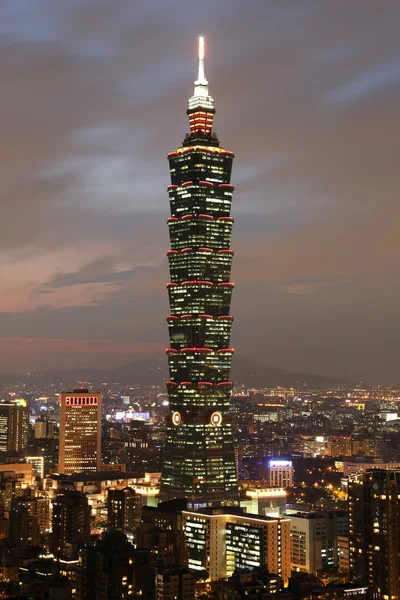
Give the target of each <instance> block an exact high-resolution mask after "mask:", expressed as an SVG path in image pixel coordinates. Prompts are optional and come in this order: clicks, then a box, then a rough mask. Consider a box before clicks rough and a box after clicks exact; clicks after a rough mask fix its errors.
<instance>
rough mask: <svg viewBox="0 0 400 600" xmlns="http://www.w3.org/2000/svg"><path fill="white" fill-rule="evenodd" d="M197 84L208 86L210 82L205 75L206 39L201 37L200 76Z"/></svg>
mask: <svg viewBox="0 0 400 600" xmlns="http://www.w3.org/2000/svg"><path fill="white" fill-rule="evenodd" d="M196 84H198V85H207V84H208V81H207V79H206V78H205V75H204V37H203V36H202V35H201V36H200V37H199V75H198V77H197V81H196Z"/></svg>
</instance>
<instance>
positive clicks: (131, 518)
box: [107, 487, 142, 542]
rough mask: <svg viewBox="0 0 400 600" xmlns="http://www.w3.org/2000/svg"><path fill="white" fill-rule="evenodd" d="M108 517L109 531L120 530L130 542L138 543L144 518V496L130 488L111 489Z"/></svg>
mask: <svg viewBox="0 0 400 600" xmlns="http://www.w3.org/2000/svg"><path fill="white" fill-rule="evenodd" d="M107 517H108V518H107V521H108V528H109V529H118V530H119V531H122V532H123V533H125V535H126V536H127V538H128V539H129V541H135V542H136V539H137V533H138V530H139V527H140V523H141V517H142V496H141V495H140V494H136V492H135V490H133V489H132V488H130V487H125V488H123V489H122V490H118V489H115V488H109V490H108V499H107Z"/></svg>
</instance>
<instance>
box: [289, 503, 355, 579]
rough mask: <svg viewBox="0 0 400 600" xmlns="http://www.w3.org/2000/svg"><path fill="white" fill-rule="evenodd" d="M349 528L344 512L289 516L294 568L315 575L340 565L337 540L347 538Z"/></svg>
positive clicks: (321, 512)
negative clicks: (322, 570) (323, 569)
mask: <svg viewBox="0 0 400 600" xmlns="http://www.w3.org/2000/svg"><path fill="white" fill-rule="evenodd" d="M348 527H349V526H348V515H347V512H346V511H343V510H337V511H320V512H310V513H297V514H295V515H290V535H291V565H292V569H293V570H295V571H300V572H303V573H310V574H313V573H317V572H318V571H319V570H320V569H322V568H329V567H337V566H339V544H338V538H339V537H340V536H347V534H348Z"/></svg>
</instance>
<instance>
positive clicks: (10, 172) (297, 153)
mask: <svg viewBox="0 0 400 600" xmlns="http://www.w3.org/2000/svg"><path fill="white" fill-rule="evenodd" d="M399 18H400V7H399V4H398V2H397V1H396V0H393V1H392V0H386V2H385V7H384V10H383V7H382V5H381V4H379V6H378V3H376V2H374V1H373V0H353V2H351V3H349V2H348V1H347V0H338V1H337V2H335V3H332V2H329V1H328V0H323V1H321V0H308V1H307V2H306V1H304V2H297V3H285V2H279V3H276V2H273V1H272V0H250V1H249V2H243V1H242V0H229V2H228V0H221V1H220V2H212V1H211V0H205V2H203V3H202V4H201V6H200V5H199V4H196V3H192V2H187V1H185V2H184V1H183V0H171V1H170V2H156V3H151V2H150V3H149V2H145V1H144V0H139V1H137V2H134V3H132V2H128V1H125V0H80V1H79V2H78V1H74V0H73V1H71V2H65V3H60V2H58V3H55V2H52V1H51V0H20V1H19V2H15V0H3V2H2V3H1V5H0V76H1V81H2V83H3V85H2V91H1V111H0V130H1V132H2V138H1V143H0V178H1V182H2V184H1V186H0V205H1V207H2V217H1V219H0V252H1V254H0V269H1V273H2V293H1V294H0V311H2V312H1V314H0V331H1V332H2V335H3V336H4V338H7V339H11V338H13V339H14V338H18V340H23V339H24V338H26V339H27V340H28V339H29V340H33V339H43V340H45V339H47V340H49V339H50V340H51V339H58V340H59V341H60V340H77V339H82V340H86V342H85V351H84V352H83V353H82V355H81V356H80V360H82V361H83V363H84V362H85V360H86V361H87V363H88V364H89V363H90V364H92V363H93V361H94V360H98V361H100V362H101V361H103V363H104V362H106V361H107V360H110V356H111V355H110V354H107V353H106V352H104V353H102V354H99V355H96V357H95V358H94V355H92V354H91V353H90V348H91V346H90V343H89V342H90V340H93V341H98V342H99V343H101V344H106V342H105V340H106V341H107V340H109V342H110V343H114V344H120V343H124V344H126V343H128V342H131V343H132V344H141V347H143V344H144V343H145V342H146V341H148V342H151V343H154V344H156V345H157V344H160V345H161V344H162V343H163V341H164V342H165V341H166V328H165V323H164V314H166V313H167V311H168V307H167V295H166V291H165V288H164V283H165V282H166V281H167V279H168V273H167V263H166V259H165V250H166V249H167V246H168V232H167V228H166V224H165V221H166V218H167V212H168V204H167V195H166V192H165V188H166V186H167V185H168V170H167V162H166V154H167V152H168V151H170V150H172V149H173V148H174V147H176V146H178V145H179V143H180V141H181V140H182V139H183V136H184V133H185V131H186V130H187V124H186V118H185V109H186V99H187V97H188V96H189V95H190V94H191V90H192V83H191V82H192V80H193V79H194V74H195V61H194V54H195V51H194V44H195V38H196V36H197V35H198V34H199V33H205V34H206V37H207V39H208V54H209V56H208V57H207V75H208V79H209V80H210V90H211V93H212V94H213V95H214V96H215V98H216V107H217V116H216V129H217V132H218V134H219V136H220V138H221V140H222V142H223V143H224V145H225V146H226V147H228V148H232V149H233V150H234V151H235V154H236V160H235V170H234V180H235V185H236V194H235V217H236V223H235V231H234V241H233V246H234V248H235V250H236V254H235V262H234V278H235V280H236V284H237V287H236V290H235V294H234V304H233V311H234V313H235V317H236V320H235V330H234V331H235V344H236V346H237V348H238V349H240V351H241V353H242V354H243V353H245V354H247V355H250V356H252V357H253V358H257V359H258V360H264V361H268V362H270V363H272V364H275V365H278V366H283V367H286V368H292V369H302V370H311V371H320V372H322V373H327V374H331V375H335V374H337V375H346V376H348V377H370V378H376V379H379V378H385V379H393V378H396V377H397V365H396V363H395V360H394V358H393V357H395V356H396V355H397V339H398V333H399V332H398V328H397V326H396V323H397V318H396V310H397V305H398V301H399V292H400V289H399V285H398V283H397V279H398V278H397V272H398V266H397V265H398V261H399V258H400V256H399V255H400V245H399V243H398V233H397V223H398V220H399V217H400V209H399V202H398V198H397V196H398V174H397V172H398V165H397V162H398V148H399V142H398V130H399V117H400V112H399V100H400V98H399V96H400V86H399V79H400V66H399V65H400V41H399V37H398V22H399ZM38 343H39V342H38ZM60 343H61V342H60ZM4 344H5V345H3V346H1V347H2V348H3V349H4V353H5V354H7V351H6V347H7V346H6V344H7V342H6V341H4ZM19 344H20V342H19ZM46 347H48V344H47V345H46V344H45V343H44V342H43V353H42V356H43V361H44V362H46V363H47V361H48V353H47V351H46V350H45V348H46ZM154 347H155V346H154ZM154 347H153V346H151V347H150V346H148V347H147V348H148V350H149V351H151V350H152V349H154ZM19 348H20V346H19ZM29 348H31V349H32V348H34V350H31V355H32V365H33V364H34V365H35V367H37V366H38V365H39V363H40V356H41V353H40V349H39V346H38V345H34V344H33V343H32V342H30V343H29V344H28V343H27V345H26V352H25V354H24V358H23V361H24V368H25V366H27V364H28V363H29V355H30V354H29V353H30V350H29ZM125 351H126V354H127V355H128V354H129V350H128V349H127V347H124V350H123V352H125ZM20 355H21V353H20ZM12 356H13V357H15V363H14V366H15V368H16V369H17V368H18V353H15V354H13V355H12ZM60 356H61V353H60ZM115 356H121V357H122V355H120V353H119V350H118V351H117V350H116V354H114V357H115ZM124 356H125V354H124ZM10 357H11V355H9V356H7V361H8V362H7V364H8V365H9V366H8V368H10V367H12V360H14V359H12V358H10ZM63 357H65V361H66V366H68V365H69V364H74V365H75V364H76V363H75V362H73V361H75V359H73V360H72V358H71V355H70V354H69V353H68V352H66V354H65V355H63ZM4 364H5V363H4ZM43 366H45V365H43Z"/></svg>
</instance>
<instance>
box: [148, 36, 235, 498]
mask: <svg viewBox="0 0 400 600" xmlns="http://www.w3.org/2000/svg"><path fill="white" fill-rule="evenodd" d="M203 59H204V40H203V38H200V41H199V74H198V79H197V81H196V82H195V86H194V95H193V96H192V97H191V98H190V100H189V108H188V110H187V114H188V116H189V127H190V133H188V134H187V135H186V137H185V140H184V142H183V144H182V146H181V147H180V148H178V150H176V151H174V152H171V153H170V154H169V155H168V160H169V166H170V173H171V185H170V186H169V187H168V192H169V198H170V207H171V217H170V218H169V219H168V225H169V231H170V241H171V250H169V251H168V260H169V269H170V277H171V281H170V283H168V284H167V288H168V293H169V303H170V316H169V317H167V322H168V327H169V338H170V348H168V349H167V355H168V363H169V372H170V381H169V382H168V383H167V388H168V396H169V403H170V409H171V412H170V415H169V418H168V424H167V432H166V438H165V443H164V449H163V467H162V478H161V494H160V497H161V499H162V500H168V499H172V498H181V497H187V498H188V499H189V501H190V503H191V505H192V507H194V508H195V507H199V506H200V507H201V506H207V505H219V504H237V503H238V482H237V473H236V463H235V453H234V445H233V432H232V418H231V416H230V414H229V408H230V399H231V390H232V383H231V381H230V377H229V375H230V367H231V360H232V354H233V349H232V348H231V347H230V344H229V342H230V336H231V328H232V316H231V315H230V304H231V295H232V288H233V286H234V284H233V283H231V282H230V272H231V265H232V256H233V252H232V250H231V248H230V243H231V234H232V226H233V219H232V217H231V204H232V192H233V186H232V185H231V183H230V181H231V170H232V161H233V156H234V155H233V153H232V152H228V151H226V150H224V149H223V148H221V146H220V143H219V140H218V138H217V136H216V134H215V133H213V131H212V125H213V117H214V113H215V109H214V100H213V98H211V96H210V95H209V93H208V82H207V80H206V78H205V76H204V60H203Z"/></svg>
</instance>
